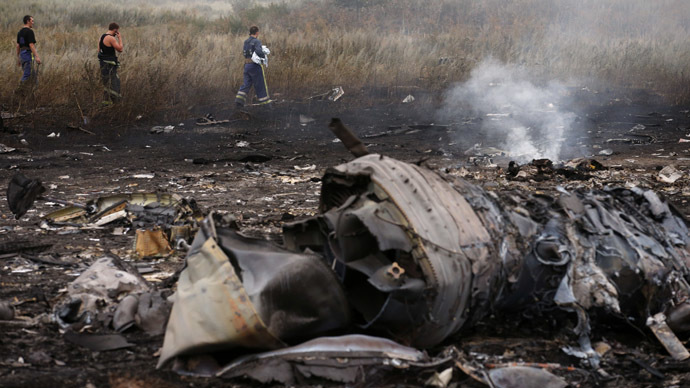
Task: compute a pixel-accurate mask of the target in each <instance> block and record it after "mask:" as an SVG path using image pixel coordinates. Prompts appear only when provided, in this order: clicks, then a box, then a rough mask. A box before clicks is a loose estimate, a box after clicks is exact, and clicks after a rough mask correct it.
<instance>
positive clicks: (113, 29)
mask: <svg viewBox="0 0 690 388" xmlns="http://www.w3.org/2000/svg"><path fill="white" fill-rule="evenodd" d="M123 48H124V41H123V39H122V35H121V34H120V26H119V25H118V24H117V23H110V25H109V26H108V32H106V33H105V34H103V35H101V38H100V39H99V40H98V63H99V64H100V66H101V81H102V82H103V89H104V91H103V105H111V104H112V103H113V102H117V101H118V100H119V99H120V98H122V95H121V94H120V76H119V75H117V68H118V67H119V66H120V62H119V61H118V60H117V54H116V53H115V52H116V51H117V52H122V49H123Z"/></svg>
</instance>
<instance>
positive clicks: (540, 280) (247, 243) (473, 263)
mask: <svg viewBox="0 0 690 388" xmlns="http://www.w3.org/2000/svg"><path fill="white" fill-rule="evenodd" d="M558 193H559V194H558V195H554V196H551V195H546V194H535V193H528V192H521V191H509V192H501V193H494V192H487V191H484V190H483V189H481V188H479V187H477V186H475V185H472V184H469V183H467V182H466V181H464V180H462V179H460V178H456V177H450V176H449V177H442V176H440V175H438V174H436V173H435V172H432V171H430V170H428V169H426V168H423V167H419V166H417V165H414V164H409V163H405V162H401V161H398V160H395V159H392V158H388V157H384V156H381V155H375V154H370V155H366V156H363V157H360V158H358V159H356V160H354V161H352V162H349V163H345V164H342V165H340V166H337V167H335V168H331V169H328V170H327V171H326V174H325V176H324V177H323V187H322V193H321V203H320V209H319V210H320V214H319V215H317V216H315V217H313V218H309V219H306V220H302V221H298V222H295V223H292V224H289V225H286V226H285V227H284V242H285V248H278V247H268V246H267V245H266V243H265V242H261V241H258V240H249V239H245V238H240V237H239V235H237V234H236V232H234V231H230V230H227V229H223V228H218V229H216V227H215V225H214V224H213V221H212V219H211V218H210V217H209V218H207V220H206V221H205V222H204V225H205V227H204V228H202V229H203V230H202V231H201V232H199V234H198V235H197V240H195V243H194V246H195V247H193V248H192V250H191V251H190V252H189V254H188V257H187V260H188V267H187V269H186V270H185V271H184V272H183V274H182V276H181V277H180V284H179V290H178V295H177V297H176V299H175V300H176V302H175V305H174V307H173V312H172V314H171V317H170V321H169V325H168V329H167V332H166V338H165V345H164V348H163V353H162V355H161V359H160V362H159V366H161V365H162V364H164V363H165V362H167V361H169V360H171V359H172V358H174V357H176V356H180V355H184V354H191V353H204V352H206V353H208V352H209V351H210V350H218V349H223V348H224V349H230V348H235V349H237V348H239V347H248V346H250V344H249V343H248V341H247V339H248V338H252V341H251V344H252V347H253V348H254V349H256V350H259V349H265V350H268V349H277V348H280V347H282V346H285V343H287V342H293V343H294V342H295V341H296V340H298V338H297V337H296V336H295V333H299V334H300V335H299V339H300V340H305V339H308V338H316V337H319V336H322V335H325V334H326V332H327V331H331V330H336V329H340V330H343V331H350V332H366V333H368V334H372V335H377V336H383V337H388V338H391V339H393V340H395V341H397V342H399V343H401V344H405V345H411V346H414V347H417V348H429V347H432V346H435V345H437V344H439V343H441V342H442V341H444V340H445V339H447V338H448V337H449V336H451V335H453V334H455V333H457V332H458V331H459V330H460V329H461V328H463V327H464V326H469V325H473V324H475V323H477V322H479V321H481V320H482V319H485V318H486V317H487V316H488V315H489V314H496V315H499V316H500V314H501V313H510V312H520V311H532V312H536V313H541V314H548V313H547V311H549V310H550V309H551V310H553V307H559V308H561V309H563V310H565V311H569V312H573V313H575V314H574V315H573V317H577V318H576V319H577V326H576V328H575V333H576V334H577V336H578V342H579V347H580V350H581V351H582V352H584V353H583V354H585V355H586V357H587V358H589V360H588V361H589V365H590V366H591V367H593V368H595V369H598V368H599V367H598V358H597V356H596V354H595V352H594V351H593V350H592V348H591V345H590V343H589V333H590V332H591V327H592V324H593V322H591V321H590V318H589V311H590V310H592V309H598V310H603V311H605V312H606V313H608V314H610V315H614V316H617V317H620V318H621V319H627V317H635V323H637V324H638V325H640V326H641V325H644V322H645V321H646V319H647V318H648V317H652V316H654V315H655V314H657V313H664V314H665V315H664V316H668V317H673V318H672V319H671V318H669V319H668V324H669V326H670V327H671V329H672V330H677V331H681V330H686V329H687V328H688V326H690V325H689V324H688V323H689V321H690V320H688V314H687V311H688V303H687V299H688V296H689V295H690V287H689V286H688V283H687V279H688V275H689V274H688V264H689V263H690V253H689V252H688V245H687V244H688V238H689V237H690V235H689V234H688V228H687V223H686V221H685V220H684V219H683V218H682V216H681V215H680V214H679V213H678V212H677V211H676V210H675V209H674V208H673V207H672V206H670V205H669V204H668V203H666V202H665V201H663V200H661V199H660V198H659V197H658V196H657V194H656V193H655V192H653V191H650V190H642V189H637V188H633V189H608V190H597V191H584V190H583V191H566V190H565V189H562V188H559V189H558ZM224 235H226V236H232V237H231V238H223V237H222V236H224ZM304 255H306V256H308V257H309V260H306V258H301V259H298V258H300V257H302V256H304ZM288 259H290V260H306V261H305V262H308V263H310V264H308V265H305V268H308V269H309V270H308V271H305V270H301V271H293V270H289V271H290V272H289V275H290V276H289V282H286V281H287V280H286V279H285V278H286V276H287V274H286V272H285V271H272V270H269V269H267V267H266V266H258V265H249V263H250V262H252V261H256V262H258V261H264V262H265V263H267V264H266V265H268V266H269V267H270V266H276V267H277V266H279V265H280V263H281V261H282V260H288ZM268 263H272V264H268ZM317 263H318V264H317ZM324 264H325V265H324ZM320 265H323V267H320ZM288 268H290V267H288ZM288 268H286V270H288ZM323 268H330V270H329V271H327V272H326V273H323V272H322V271H323ZM310 271H316V272H318V273H319V275H318V276H315V275H313V274H312V273H311V272H310ZM277 283H280V284H282V286H281V287H272V288H270V289H271V291H270V293H269V295H270V298H269V300H274V299H276V298H278V299H281V300H291V301H299V302H297V303H285V304H282V305H281V306H280V308H278V304H271V303H269V304H268V305H267V304H265V298H263V297H259V298H257V296H258V295H261V294H262V291H260V290H261V287H259V288H257V286H256V285H257V284H262V285H268V284H277ZM305 285H309V287H305ZM252 290H254V291H252ZM326 290H328V292H329V293H332V295H330V296H329V297H328V298H325V297H324V295H325V294H324V295H322V294H323V293H325V292H326ZM279 293H283V295H279ZM202 294H203V295H202ZM252 295H254V296H252ZM202 300H203V301H204V304H207V305H208V303H212V304H213V307H212V308H211V307H205V308H201V306H199V305H200V304H202V303H201V301H202ZM208 301H211V302H208ZM334 301H337V303H335V305H333V302H334ZM195 306H196V307H195ZM228 306H230V307H228ZM233 306H234V307H233ZM240 307H241V308H240ZM319 308H327V309H328V310H329V311H331V313H330V314H329V315H326V314H323V315H319V314H318V312H319V311H318V309H319ZM303 309H310V310H313V311H309V314H305V313H304V311H303ZM276 311H280V316H281V317H284V318H283V319H285V320H286V321H290V324H289V325H287V326H288V327H289V328H290V330H287V331H284V332H282V333H280V332H279V331H278V330H276V329H275V328H272V327H271V326H272V324H271V322H272V318H271V317H273V316H274V315H275V314H277V313H276ZM332 311H337V312H338V313H337V314H333V313H332ZM324 312H325V311H324ZM305 315H306V317H309V319H297V318H298V317H302V316H305ZM240 316H242V320H241V322H239V321H237V322H235V320H236V319H239V318H236V317H240ZM202 322H205V323H206V325H208V323H209V322H213V325H208V326H214V327H213V329H214V330H215V333H213V335H206V334H207V333H204V331H203V330H202V329H203V328H202V327H201V326H202V325H201V323H202ZM245 322H246V323H245ZM249 322H251V324H248V323H249ZM181 333H184V336H185V338H184V341H179V340H180V338H182V335H181ZM189 333H194V335H189ZM671 334H673V333H671ZM257 338H263V339H262V340H260V341H257V340H256V339H257ZM183 342H184V343H183Z"/></svg>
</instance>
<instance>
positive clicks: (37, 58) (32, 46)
mask: <svg viewBox="0 0 690 388" xmlns="http://www.w3.org/2000/svg"><path fill="white" fill-rule="evenodd" d="M29 47H30V48H31V53H32V54H33V55H34V58H35V59H36V63H38V64H39V65H40V64H41V58H39V57H38V53H37V52H36V45H35V44H33V43H29Z"/></svg>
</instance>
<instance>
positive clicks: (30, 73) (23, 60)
mask: <svg viewBox="0 0 690 388" xmlns="http://www.w3.org/2000/svg"><path fill="white" fill-rule="evenodd" d="M33 27H34V18H33V16H31V15H26V16H24V27H22V29H21V30H19V32H18V33H17V66H19V67H21V68H22V79H21V83H22V84H24V82H26V81H27V80H28V79H30V78H31V79H34V78H35V76H36V69H35V67H34V63H37V64H39V65H40V64H41V58H39V57H38V52H36V35H34V31H33V30H32V28H33Z"/></svg>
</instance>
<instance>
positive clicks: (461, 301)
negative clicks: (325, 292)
mask: <svg viewBox="0 0 690 388" xmlns="http://www.w3.org/2000/svg"><path fill="white" fill-rule="evenodd" d="M323 182H324V184H323V189H322V195H321V211H322V212H324V213H325V214H324V216H322V217H319V219H321V220H322V222H325V223H326V224H327V226H328V227H329V229H328V230H334V231H335V238H333V237H331V238H330V240H329V241H328V245H329V248H330V252H332V254H333V258H332V259H333V260H335V261H337V262H339V263H344V264H346V266H348V265H349V267H350V268H352V263H353V262H356V261H359V260H366V259H367V257H368V256H370V255H374V256H377V257H378V259H379V261H380V262H381V264H382V265H380V267H386V266H391V265H393V264H394V263H395V264H396V265H397V266H399V267H401V268H402V269H404V273H403V274H401V275H400V276H397V277H396V276H393V274H390V273H389V275H390V276H388V277H389V278H395V279H392V280H396V281H397V287H389V288H387V289H385V290H383V289H381V287H378V291H379V293H378V294H379V296H378V299H375V298H373V297H372V295H371V294H372V292H367V293H366V294H365V295H361V297H360V298H353V297H350V298H349V300H350V302H351V303H353V304H354V308H355V309H356V310H358V311H359V312H360V313H361V314H362V315H363V317H364V321H365V323H364V324H363V326H365V327H371V328H372V329H373V330H378V331H387V332H389V333H391V335H393V337H394V338H396V339H397V340H399V341H402V342H404V343H409V344H412V345H414V346H420V347H429V346H432V345H435V344H437V343H439V342H440V341H442V340H443V339H445V338H446V337H448V336H449V335H450V334H452V333H454V332H456V331H457V330H458V329H459V328H460V327H461V326H462V325H463V323H464V322H465V320H466V319H467V312H468V307H469V304H470V299H471V295H472V289H471V285H472V277H473V273H475V272H482V271H483V268H482V267H483V263H485V262H487V259H488V257H489V256H490V243H491V239H490V235H489V233H488V232H487V231H486V229H485V228H484V227H483V225H482V223H481V221H480V219H479V218H478V217H477V215H476V214H475V212H474V211H473V209H472V207H471V206H470V205H469V203H468V202H467V201H466V200H465V198H464V197H463V196H462V195H460V194H459V193H458V192H457V191H455V190H454V189H453V188H452V187H451V186H450V185H448V184H447V182H445V181H444V180H443V179H441V177H439V176H438V175H437V174H435V173H433V172H432V171H429V170H427V169H424V168H421V167H419V166H416V165H413V164H408V163H404V162H401V161H398V160H396V159H393V158H388V157H384V156H381V155H368V156H364V157H361V158H358V159H356V160H354V161H352V162H350V163H347V164H343V165H340V166H338V167H335V168H333V169H329V170H327V172H326V175H325V176H324V179H323ZM347 218H349V219H350V223H351V224H352V225H349V226H348V225H347V224H346V223H345V222H344V221H343V220H345V221H347ZM335 221H339V222H337V223H336V222H335ZM360 224H361V226H363V228H361V227H359V225H360ZM358 227H359V228H360V231H361V233H360V235H353V230H354V229H357V228H358ZM293 228H294V227H288V228H286V236H285V237H286V242H287V245H288V246H290V245H295V244H294V243H293V242H291V241H295V237H293V236H292V234H293V233H292V232H291V231H292V230H294V229H293ZM364 229H366V230H364ZM360 236H363V237H364V239H363V240H359V241H357V240H358V239H359V238H360ZM353 246H357V247H358V249H359V251H355V252H350V251H349V250H351V249H352V248H351V247H353ZM350 273H351V274H352V275H353V276H350V278H352V277H356V276H359V275H354V271H350ZM364 275H365V276H367V277H368V278H367V279H366V280H367V281H366V283H369V284H374V283H377V279H376V277H373V276H372V275H371V274H367V273H364ZM344 277H345V280H344V283H345V287H346V289H348V290H353V289H355V288H360V287H355V286H352V287H348V282H349V281H348V275H347V273H346V274H345V275H344ZM379 278H381V276H379ZM383 278H384V279H385V276H384V277H383ZM360 283H362V284H366V283H364V282H360ZM410 283H417V284H413V285H412V286H410ZM419 283H421V284H419ZM374 288H377V287H376V285H375V284H374ZM411 291H417V292H414V293H412V292H411ZM353 292H354V291H353ZM409 306H412V307H409ZM408 317H409V318H410V319H408Z"/></svg>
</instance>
